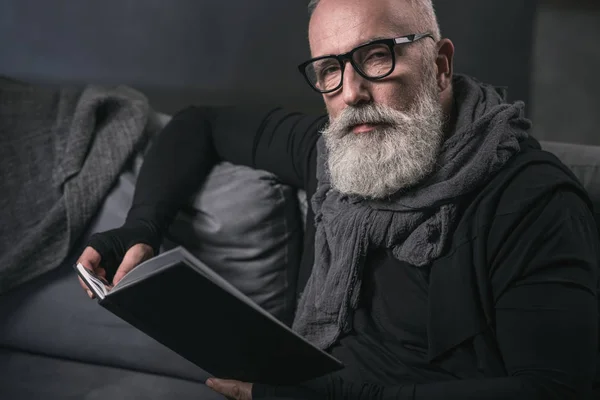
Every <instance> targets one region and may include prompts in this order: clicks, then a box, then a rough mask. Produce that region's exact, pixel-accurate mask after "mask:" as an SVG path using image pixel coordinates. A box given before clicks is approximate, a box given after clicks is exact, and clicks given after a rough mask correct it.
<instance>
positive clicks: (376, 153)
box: [308, 0, 454, 198]
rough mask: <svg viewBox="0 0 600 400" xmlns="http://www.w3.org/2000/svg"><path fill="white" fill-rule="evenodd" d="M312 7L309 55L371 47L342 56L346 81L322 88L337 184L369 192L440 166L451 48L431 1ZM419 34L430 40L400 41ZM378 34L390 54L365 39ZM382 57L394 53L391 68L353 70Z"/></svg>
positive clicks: (335, 0)
mask: <svg viewBox="0 0 600 400" xmlns="http://www.w3.org/2000/svg"><path fill="white" fill-rule="evenodd" d="M309 7H310V8H309V10H310V12H311V18H310V23H309V29H308V36H309V42H310V49H311V53H312V57H314V58H317V57H323V56H330V55H341V54H345V53H348V52H351V51H353V49H356V48H357V47H360V49H365V48H367V49H371V50H372V51H371V52H369V51H367V50H366V51H365V52H353V53H352V54H353V55H357V54H360V56H358V57H365V58H364V59H358V60H357V59H355V58H352V60H353V62H352V63H350V62H342V63H341V64H340V68H341V67H343V68H341V69H339V68H338V70H339V71H340V75H339V76H340V79H341V86H340V87H339V88H338V89H335V90H333V91H330V92H327V93H325V94H323V99H324V101H325V105H326V107H327V111H328V113H329V117H330V122H331V123H330V125H329V126H328V128H327V129H326V130H325V131H324V132H323V136H324V138H325V141H326V144H327V147H328V148H329V151H330V152H329V158H328V163H329V170H330V173H331V179H332V184H333V185H334V187H336V188H337V189H338V190H339V191H340V192H342V193H352V194H357V195H361V196H364V197H369V198H383V197H385V196H389V195H390V194H392V193H394V192H395V191H397V190H399V189H401V188H405V187H408V186H411V185H414V184H416V183H417V182H418V181H420V180H421V179H423V178H424V177H425V176H426V175H427V174H428V173H429V172H430V171H431V170H432V168H433V167H434V165H435V162H436V156H437V152H438V151H439V149H440V146H441V141H442V138H443V132H442V125H443V121H444V120H445V119H446V117H445V116H444V114H446V115H448V113H449V112H450V109H451V108H452V107H451V106H452V88H451V79H452V67H451V65H452V56H453V53H454V47H453V45H452V42H450V41H449V40H447V39H441V40H440V31H439V27H438V23H437V19H436V17H435V13H434V11H433V6H432V3H431V0H313V1H312V2H311V4H310V6H309ZM417 34H429V35H431V36H432V37H433V40H432V38H431V37H429V36H426V35H420V36H419V37H422V39H420V40H418V41H413V42H411V41H410V39H408V40H405V41H404V42H403V41H402V40H401V38H414V37H417V36H416V35H417ZM378 39H382V40H383V41H385V43H391V44H390V46H391V47H390V49H392V51H393V54H389V49H386V50H382V51H378V50H380V49H381V47H376V48H377V49H378V50H374V48H373V47H364V46H363V45H365V44H367V43H370V42H372V41H374V40H378ZM390 40H391V42H390ZM376 43H377V45H376V46H378V45H379V43H382V42H376ZM386 54H387V55H386ZM353 57H354V56H353ZM385 57H392V59H393V61H392V63H391V64H390V65H391V72H390V73H389V74H388V75H384V76H382V77H378V78H369V77H368V76H365V75H366V74H365V73H364V71H363V72H362V73H359V71H357V70H356V69H355V65H359V63H363V62H367V61H369V62H372V63H378V62H382V60H383V59H384V58H385ZM388 59H389V58H388ZM320 60H323V58H320V59H319V60H316V61H315V62H319V61H320ZM338 60H340V59H338ZM356 68H360V67H356ZM330 70H331V68H329V69H324V70H321V71H320V73H322V74H326V73H328V72H330Z"/></svg>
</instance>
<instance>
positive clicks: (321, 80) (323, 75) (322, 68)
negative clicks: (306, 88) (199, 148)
mask: <svg viewBox="0 0 600 400" xmlns="http://www.w3.org/2000/svg"><path fill="white" fill-rule="evenodd" d="M426 37H429V38H431V39H434V37H433V35H432V34H431V33H418V34H412V35H406V36H401V37H398V38H395V39H378V40H373V41H371V42H369V43H365V44H363V45H360V46H358V47H356V48H354V49H352V50H350V51H349V52H347V53H344V54H340V55H337V56H336V55H329V56H322V57H317V58H313V59H310V60H308V61H306V62H303V63H302V64H300V65H298V70H299V71H300V73H301V74H302V75H304V78H305V79H306V81H307V82H308V84H309V85H310V86H311V87H312V88H313V89H314V90H316V91H317V92H319V93H329V92H333V91H335V90H338V89H339V88H340V87H341V86H342V82H343V79H344V65H345V62H346V61H350V64H352V67H353V68H354V70H355V71H356V72H358V73H359V74H360V76H362V77H363V78H365V79H369V80H377V79H383V78H385V77H386V76H388V75H390V74H391V73H392V72H393V71H394V68H395V67H396V57H395V53H394V47H395V46H396V45H397V44H406V43H413V42H416V41H417V40H421V39H423V38H426Z"/></svg>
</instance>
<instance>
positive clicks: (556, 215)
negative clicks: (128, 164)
mask: <svg viewBox="0 0 600 400" xmlns="http://www.w3.org/2000/svg"><path fill="white" fill-rule="evenodd" d="M325 121H326V117H325V116H307V115H303V114H298V113H290V112H286V111H284V110H281V109H273V110H257V109H249V108H246V109H238V108H219V109H217V108H198V107H190V108H188V109H186V110H183V111H182V112H180V113H178V114H177V115H176V116H175V117H174V118H173V119H172V120H171V122H170V123H169V124H168V125H167V127H166V128H165V129H164V130H163V132H162V133H161V134H160V135H159V137H158V138H157V140H156V142H155V143H154V144H153V146H152V148H151V150H150V151H149V153H148V154H147V156H146V160H145V163H144V166H143V168H142V171H141V173H140V176H139V180H138V184H137V187H136V193H135V197H134V204H133V207H132V210H131V212H130V214H129V216H128V223H131V224H135V223H136V222H140V221H141V222H143V224H145V225H146V226H152V227H153V230H154V231H155V232H157V233H158V234H160V233H162V232H164V231H165V230H166V227H167V226H168V224H169V223H170V221H171V220H172V219H173V216H174V215H175V213H176V212H177V210H178V209H179V207H181V206H182V202H183V201H184V199H187V198H188V197H189V195H191V194H192V193H193V192H194V191H195V190H196V189H197V188H198V187H199V186H200V185H201V183H202V182H203V180H204V179H205V178H206V176H207V175H208V173H209V171H210V169H211V168H212V166H214V165H215V163H217V162H218V161H220V160H226V161H230V162H232V163H236V164H242V165H248V166H251V167H253V168H258V169H264V170H268V171H271V172H273V173H275V174H276V175H277V176H278V177H279V179H280V180H281V181H282V182H284V183H287V184H289V185H292V186H294V187H296V188H302V189H305V190H306V191H307V195H308V196H309V198H310V196H311V195H312V193H314V191H315V189H316V183H317V182H316V174H315V169H316V141H317V139H318V135H319V133H318V132H319V129H320V128H321V127H322V126H323V124H324V123H325ZM460 207H461V210H462V217H461V220H460V223H459V225H458V227H457V229H456V230H455V232H454V234H453V237H452V244H451V246H450V249H449V251H448V252H447V253H446V254H445V255H443V256H442V257H441V258H439V259H438V260H436V261H435V262H433V263H432V265H431V266H430V267H429V268H415V267H413V266H411V265H409V264H407V263H401V262H399V261H397V260H394V259H393V258H392V257H390V255H389V254H388V253H387V251H386V250H385V249H376V250H374V251H373V252H372V254H369V255H368V258H367V266H366V268H365V273H366V274H367V275H366V277H365V283H364V285H363V288H362V294H361V298H362V300H361V304H360V307H359V309H358V310H356V312H355V313H354V317H353V327H354V329H353V332H352V333H351V334H350V335H348V336H346V337H344V338H342V339H341V340H340V341H339V342H338V343H337V344H336V345H334V346H333V347H332V348H331V349H329V351H330V352H332V353H333V354H334V355H335V356H337V357H339V358H340V359H342V361H344V363H345V364H346V365H347V368H346V369H345V370H343V371H342V372H340V373H337V374H333V375H330V376H326V377H323V378H320V379H316V380H314V381H311V382H306V383H305V384H303V385H300V386H298V387H267V386H264V385H260V384H255V385H254V389H253V396H254V397H255V398H263V397H270V398H271V397H273V398H274V397H277V398H279V397H281V398H331V399H338V398H339V399H342V398H344V399H346V398H349V399H538V398H539V399H553V398H555V399H567V398H569V399H570V398H588V396H592V384H593V382H595V388H596V389H595V390H596V392H595V396H598V395H599V392H598V391H600V378H599V375H598V374H600V367H599V368H598V371H597V370H596V369H597V368H596V366H597V364H599V360H600V357H599V356H598V354H599V353H598V342H599V333H598V321H599V314H598V306H599V304H598V301H599V300H598V299H599V297H598V279H599V278H598V275H599V274H598V268H599V267H598V266H599V260H600V250H599V240H598V234H597V229H596V226H595V224H594V221H593V215H592V213H591V211H590V205H589V201H588V199H587V197H586V194H585V193H584V192H583V191H582V190H581V188H580V186H579V184H578V183H577V182H576V180H575V179H574V178H573V177H572V175H571V174H570V172H569V171H568V170H567V169H566V167H564V166H563V165H562V164H561V163H560V162H558V160H556V159H555V158H554V157H553V156H551V155H548V154H547V153H544V152H542V151H540V150H538V149H537V148H536V145H535V141H533V140H532V141H529V142H526V143H524V144H523V145H522V151H521V153H519V154H518V155H517V156H515V157H513V159H512V160H511V161H510V162H509V164H508V165H507V166H506V167H505V168H504V169H503V171H501V172H500V173H499V174H498V175H497V176H496V177H494V178H493V179H492V181H491V182H490V183H489V184H488V185H487V186H486V187H484V188H483V189H482V190H480V191H478V192H477V193H473V194H472V195H471V196H470V197H467V198H463V199H460ZM314 232H315V230H314V224H313V214H312V212H311V211H310V208H309V212H308V215H307V229H306V235H305V243H304V244H305V246H304V252H303V256H302V260H301V267H300V273H299V284H298V290H299V291H301V290H302V288H303V287H304V284H305V283H306V280H307V279H308V276H309V275H310V272H311V266H312V261H313V258H314ZM599 365H600V364H599ZM595 398H598V397H595Z"/></svg>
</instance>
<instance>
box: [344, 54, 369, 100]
mask: <svg viewBox="0 0 600 400" xmlns="http://www.w3.org/2000/svg"><path fill="white" fill-rule="evenodd" d="M368 84H369V83H368V81H367V80H366V79H365V78H363V77H362V76H360V75H359V74H358V72H356V71H355V70H354V67H353V66H352V64H351V63H350V62H346V64H345V66H344V80H343V84H342V94H343V98H344V103H346V105H348V106H357V105H360V104H363V103H368V102H370V101H371V93H370V92H369V88H368Z"/></svg>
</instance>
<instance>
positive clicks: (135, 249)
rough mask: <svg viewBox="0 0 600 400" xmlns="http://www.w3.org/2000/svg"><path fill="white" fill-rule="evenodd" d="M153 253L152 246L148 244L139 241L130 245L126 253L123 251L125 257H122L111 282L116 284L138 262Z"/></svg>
mask: <svg viewBox="0 0 600 400" xmlns="http://www.w3.org/2000/svg"><path fill="white" fill-rule="evenodd" d="M153 253H154V252H153V251H152V247H150V246H148V245H147V244H143V243H139V244H136V245H134V246H132V247H131V248H130V249H129V250H127V253H125V257H123V261H122V262H121V265H119V269H117V272H116V273H115V277H114V279H113V284H115V285H116V284H117V283H119V281H120V280H121V279H123V277H124V276H125V275H127V273H128V272H129V271H131V270H132V269H134V268H135V267H136V266H137V265H138V264H140V263H141V262H144V261H146V260H148V259H150V258H151V257H152V255H153Z"/></svg>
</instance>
